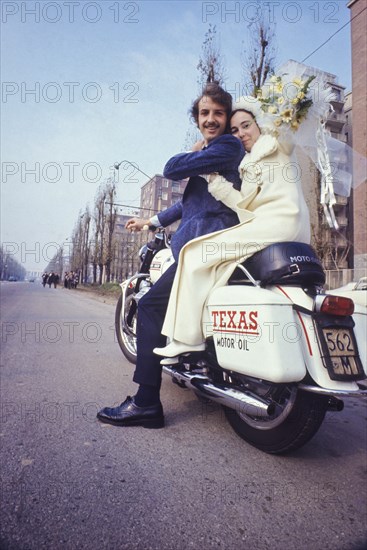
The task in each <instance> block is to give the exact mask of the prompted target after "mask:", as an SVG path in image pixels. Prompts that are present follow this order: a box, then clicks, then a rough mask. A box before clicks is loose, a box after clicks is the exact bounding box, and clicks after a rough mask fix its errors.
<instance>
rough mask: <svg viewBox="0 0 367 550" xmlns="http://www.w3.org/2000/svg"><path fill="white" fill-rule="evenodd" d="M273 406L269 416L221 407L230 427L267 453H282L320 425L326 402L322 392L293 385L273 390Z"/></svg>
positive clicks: (303, 442)
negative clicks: (264, 416) (274, 391)
mask: <svg viewBox="0 0 367 550" xmlns="http://www.w3.org/2000/svg"><path fill="white" fill-rule="evenodd" d="M276 402H277V407H276V410H275V412H274V414H272V415H270V416H269V417H266V418H263V417H255V416H251V415H249V414H248V413H246V412H242V411H241V412H237V411H235V410H233V409H229V408H228V407H224V409H225V415H226V418H227V420H228V422H229V423H230V425H231V426H232V428H233V429H234V431H235V432H236V433H237V434H238V435H239V436H240V437H241V438H242V439H244V440H245V441H247V442H248V443H250V444H251V445H253V446H254V447H256V448H258V449H260V450H261V451H264V452H266V453H269V454H286V453H289V452H292V451H295V450H296V449H299V448H300V447H302V446H303V445H304V444H305V443H307V442H308V441H309V440H310V439H311V438H312V437H313V436H314V435H315V433H316V432H317V430H318V429H319V428H320V426H321V424H322V421H323V420H324V417H325V414H326V409H327V405H328V398H327V397H326V396H323V395H317V394H313V393H308V392H303V391H300V390H298V388H297V386H283V388H282V390H281V392H279V388H278V390H277V397H276Z"/></svg>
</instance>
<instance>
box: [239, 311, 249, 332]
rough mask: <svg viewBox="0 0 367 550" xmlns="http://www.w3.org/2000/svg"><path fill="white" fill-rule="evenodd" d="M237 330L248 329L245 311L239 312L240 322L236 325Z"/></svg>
mask: <svg viewBox="0 0 367 550" xmlns="http://www.w3.org/2000/svg"><path fill="white" fill-rule="evenodd" d="M242 325H243V326H242ZM238 328H244V329H247V328H248V326H247V322H246V311H240V321H239V323H238Z"/></svg>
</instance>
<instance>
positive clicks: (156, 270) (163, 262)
mask: <svg viewBox="0 0 367 550" xmlns="http://www.w3.org/2000/svg"><path fill="white" fill-rule="evenodd" d="M174 261H175V260H174V257H173V256H172V252H171V249H170V248H164V249H163V250H160V251H159V252H157V254H156V255H155V256H154V258H153V260H152V263H151V266H150V279H151V281H152V283H153V284H155V283H156V282H157V281H158V279H159V277H160V276H161V275H163V273H164V272H165V271H166V270H167V269H168V268H169V266H170V265H172V264H173V263H174Z"/></svg>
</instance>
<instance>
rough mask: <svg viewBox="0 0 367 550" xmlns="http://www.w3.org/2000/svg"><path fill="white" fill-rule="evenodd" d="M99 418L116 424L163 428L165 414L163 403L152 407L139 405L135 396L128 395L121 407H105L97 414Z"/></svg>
mask: <svg viewBox="0 0 367 550" xmlns="http://www.w3.org/2000/svg"><path fill="white" fill-rule="evenodd" d="M97 418H98V420H100V421H101V422H106V423H107V424H113V425H115V426H143V427H144V428H163V426H164V416H163V408H162V405H161V403H159V404H158V405H152V406H150V407H138V406H137V405H136V404H135V401H134V397H130V396H129V395H128V396H127V398H126V400H125V401H124V402H123V403H121V405H120V406H119V407H114V408H111V407H105V408H104V409H102V410H100V411H99V413H98V414H97Z"/></svg>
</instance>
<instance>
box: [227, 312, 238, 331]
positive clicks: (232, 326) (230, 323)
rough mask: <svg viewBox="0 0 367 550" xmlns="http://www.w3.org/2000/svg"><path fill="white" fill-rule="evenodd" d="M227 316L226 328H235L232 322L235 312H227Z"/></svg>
mask: <svg viewBox="0 0 367 550" xmlns="http://www.w3.org/2000/svg"><path fill="white" fill-rule="evenodd" d="M227 313H228V316H229V323H228V325H227V327H228V328H237V327H236V325H235V322H234V320H233V318H234V316H235V315H236V312H235V311H228V312H227Z"/></svg>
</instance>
